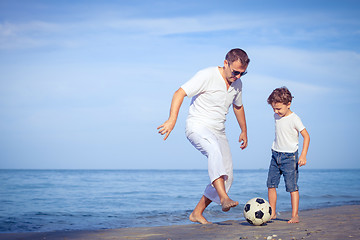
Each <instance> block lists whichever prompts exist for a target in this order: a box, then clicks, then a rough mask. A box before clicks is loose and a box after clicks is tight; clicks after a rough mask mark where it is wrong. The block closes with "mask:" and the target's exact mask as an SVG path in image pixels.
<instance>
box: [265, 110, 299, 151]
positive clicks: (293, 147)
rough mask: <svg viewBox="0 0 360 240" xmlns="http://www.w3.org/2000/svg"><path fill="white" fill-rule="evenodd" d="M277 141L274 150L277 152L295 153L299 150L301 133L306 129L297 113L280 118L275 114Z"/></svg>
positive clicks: (274, 143)
mask: <svg viewBox="0 0 360 240" xmlns="http://www.w3.org/2000/svg"><path fill="white" fill-rule="evenodd" d="M274 118H275V139H274V142H273V145H272V149H273V150H275V151H277V152H288V153H294V152H296V151H297V150H298V148H299V133H300V132H301V131H302V130H304V129H305V127H304V125H303V123H302V122H301V119H300V117H299V116H298V115H296V114H295V113H291V114H290V115H289V116H286V117H280V116H279V115H278V114H276V113H275V114H274Z"/></svg>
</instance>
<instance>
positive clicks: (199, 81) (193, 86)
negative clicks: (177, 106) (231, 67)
mask: <svg viewBox="0 0 360 240" xmlns="http://www.w3.org/2000/svg"><path fill="white" fill-rule="evenodd" d="M207 80H208V74H206V72H205V71H204V70H202V71H199V72H197V73H196V74H195V75H194V76H193V77H192V78H191V79H190V80H189V81H187V82H186V83H184V84H183V85H182V86H181V88H182V89H183V90H184V91H185V93H186V95H187V96H188V97H193V96H195V95H197V94H199V93H201V92H203V91H204V90H205V89H206V84H207V83H208V81H207Z"/></svg>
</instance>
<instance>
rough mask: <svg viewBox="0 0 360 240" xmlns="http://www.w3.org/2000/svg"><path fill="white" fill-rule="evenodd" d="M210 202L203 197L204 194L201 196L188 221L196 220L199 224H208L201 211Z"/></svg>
mask: <svg viewBox="0 0 360 240" xmlns="http://www.w3.org/2000/svg"><path fill="white" fill-rule="evenodd" d="M210 203H211V200H210V199H208V198H207V197H205V196H204V195H203V196H202V197H201V199H200V201H199V203H198V204H197V205H196V207H195V209H194V211H193V212H192V213H191V214H190V217H189V219H190V221H192V222H198V223H201V224H209V223H211V222H208V220H206V218H205V217H204V216H203V212H204V210H205V208H206V207H207V206H209V204H210Z"/></svg>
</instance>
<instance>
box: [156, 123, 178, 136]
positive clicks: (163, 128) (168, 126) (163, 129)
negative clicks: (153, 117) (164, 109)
mask: <svg viewBox="0 0 360 240" xmlns="http://www.w3.org/2000/svg"><path fill="white" fill-rule="evenodd" d="M174 127H175V123H174V122H172V121H170V120H167V121H165V122H164V123H163V124H162V125H160V126H159V127H158V128H157V129H158V130H159V129H160V130H159V133H160V134H161V135H164V134H165V137H164V140H166V139H167V138H168V136H169V135H170V133H171V131H172V130H173V129H174Z"/></svg>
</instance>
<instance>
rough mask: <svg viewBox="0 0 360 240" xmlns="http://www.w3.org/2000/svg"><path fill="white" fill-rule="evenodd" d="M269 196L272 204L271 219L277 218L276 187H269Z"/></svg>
mask: <svg viewBox="0 0 360 240" xmlns="http://www.w3.org/2000/svg"><path fill="white" fill-rule="evenodd" d="M268 198H269V203H270V206H271V218H270V220H272V219H276V201H277V193H276V188H268Z"/></svg>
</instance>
